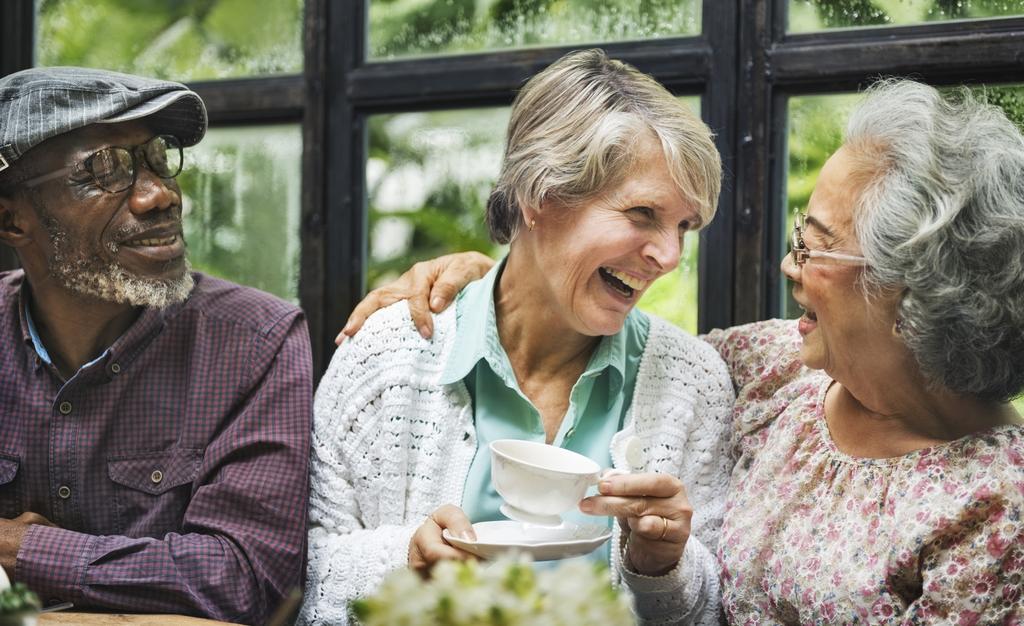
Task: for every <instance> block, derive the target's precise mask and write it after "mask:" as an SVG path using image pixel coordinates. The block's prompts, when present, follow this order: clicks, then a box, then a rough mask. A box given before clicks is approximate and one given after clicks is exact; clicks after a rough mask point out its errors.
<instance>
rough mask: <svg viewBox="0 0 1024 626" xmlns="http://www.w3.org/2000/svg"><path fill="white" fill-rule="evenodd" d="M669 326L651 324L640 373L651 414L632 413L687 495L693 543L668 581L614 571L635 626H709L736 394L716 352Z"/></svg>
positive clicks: (715, 616) (715, 609)
mask: <svg viewBox="0 0 1024 626" xmlns="http://www.w3.org/2000/svg"><path fill="white" fill-rule="evenodd" d="M667 326H668V325H667V324H666V323H665V322H663V321H661V320H657V319H652V333H651V337H650V338H649V339H648V341H656V342H658V347H657V350H658V353H657V355H658V356H657V359H656V360H652V362H651V363H649V364H648V366H647V367H646V368H645V379H644V380H645V384H647V388H646V389H645V390H644V391H643V392H642V394H641V398H640V403H641V405H647V404H648V403H649V406H650V409H647V410H644V408H643V406H637V409H638V411H639V412H638V413H637V420H638V421H637V428H638V433H639V434H640V435H641V437H642V439H645V440H651V441H657V442H658V445H657V447H656V449H657V450H661V451H663V452H662V454H664V455H665V458H664V459H662V460H661V462H658V454H657V453H655V452H654V450H655V448H652V449H650V450H649V451H648V456H649V458H650V459H651V460H654V461H655V463H656V466H655V467H661V468H665V469H667V468H669V467H673V468H674V469H673V470H672V471H673V472H674V473H675V474H676V476H677V477H678V478H679V479H680V480H681V481H682V482H683V484H684V486H685V487H686V495H687V498H688V499H689V501H690V505H691V507H692V508H693V518H692V520H691V532H690V538H689V539H688V540H687V543H686V548H685V550H684V552H683V558H682V560H681V561H680V564H679V565H678V566H677V567H676V569H675V570H673V571H672V572H669V573H668V574H667V575H665V576H660V577H646V576H640V575H637V574H635V573H632V572H629V571H627V570H626V569H625V568H624V567H623V566H622V563H623V562H624V559H619V560H618V568H619V574H620V576H621V579H622V581H623V583H624V584H625V585H626V587H627V588H629V590H630V592H631V593H632V595H633V597H634V599H635V603H634V606H635V610H636V614H637V621H638V623H639V624H643V625H654V624H658V625H662V624H700V625H707V626H712V625H716V624H718V623H719V620H720V613H721V591H720V589H719V582H718V563H717V560H716V558H715V552H716V549H717V545H718V536H719V533H720V532H721V527H722V520H723V517H724V514H725V494H726V491H727V489H728V484H729V475H730V472H731V470H732V465H733V459H732V457H731V455H730V451H729V441H730V433H731V426H730V419H731V416H732V411H733V401H734V395H733V388H732V384H731V382H730V380H729V373H728V370H727V368H726V365H725V364H724V363H723V362H722V360H721V359H720V358H719V356H718V355H717V354H716V353H715V352H714V350H712V349H710V348H709V347H708V345H707V344H705V343H703V342H700V341H697V340H696V339H695V338H693V337H690V336H687V335H685V334H684V333H682V332H680V331H678V330H677V329H674V328H673V329H670V328H668V327H667ZM655 361H656V362H655ZM638 382H639V381H638ZM634 405H635V406H636V400H634ZM645 412H646V413H648V415H647V416H646V417H648V419H644V417H645V416H644V415H643V413H645ZM655 415H660V416H662V417H661V418H660V419H658V418H657V417H654V416H655ZM645 423H646V424H658V423H660V424H661V426H659V427H658V430H659V431H660V432H656V433H655V432H650V433H649V437H644V436H643V435H644V430H645V429H646V428H645V427H644V424H645ZM659 471H660V470H659Z"/></svg>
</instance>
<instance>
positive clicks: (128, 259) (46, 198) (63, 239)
mask: <svg viewBox="0 0 1024 626" xmlns="http://www.w3.org/2000/svg"><path fill="white" fill-rule="evenodd" d="M153 134H154V133H153V132H152V131H150V130H149V129H147V128H146V127H145V126H144V125H143V124H141V123H139V122H125V123H120V124H93V125H91V126H87V127H85V128H83V129H80V130H77V131H74V132H72V133H68V134H66V135H63V136H61V137H58V138H55V139H53V140H51V141H50V142H48V143H47V144H45V145H44V146H41V148H42V150H41V151H40V152H39V154H38V155H37V156H38V158H37V159H34V161H33V163H32V166H33V167H32V169H33V170H34V171H35V172H37V173H46V172H49V171H53V170H57V169H60V168H62V167H66V166H69V165H73V164H77V163H79V162H81V161H82V160H84V159H85V158H87V157H88V156H89V155H91V154H93V153H94V152H96V151H97V150H101V149H103V148H106V147H111V146H120V147H125V148H129V149H131V148H134V147H135V146H138V145H140V144H143V143H145V142H146V141H148V140H149V139H150V138H152V137H153ZM137 157H138V155H137ZM25 192H26V197H27V198H28V199H29V201H30V202H31V203H32V206H33V208H34V209H35V212H36V215H37V216H38V218H39V223H40V224H41V226H42V227H43V228H44V229H45V231H46V233H47V237H46V241H42V240H40V241H39V245H40V246H41V247H42V248H43V254H44V255H45V257H46V265H47V269H48V271H49V274H50V276H51V277H52V278H53V279H55V280H56V281H57V282H58V283H59V284H60V285H61V286H62V287H64V288H65V289H67V290H69V291H72V292H73V293H76V294H78V295H82V296H86V297H92V298H97V299H100V300H103V301H107V302H115V303H120V304H131V305H133V306H154V307H164V306H167V305H169V304H173V303H176V302H180V301H183V300H184V299H185V298H187V297H188V294H189V292H191V290H192V277H191V275H190V274H189V272H188V270H189V267H188V263H187V261H186V260H185V242H184V239H183V237H182V229H181V190H180V189H179V188H178V185H177V183H176V182H175V181H174V180H173V179H170V180H164V179H161V178H159V177H158V176H157V175H156V174H154V173H153V172H152V171H151V170H150V169H148V167H146V166H145V165H144V164H143V163H142V159H141V158H137V159H136V181H135V185H134V186H133V187H132V188H130V189H128V190H126V191H122V192H119V193H110V192H107V191H105V190H103V189H102V188H100V187H99V186H97V184H96V183H95V181H94V180H93V179H92V177H91V176H89V175H88V174H86V173H84V172H71V173H69V174H67V175H66V176H62V177H60V178H56V179H54V180H50V181H47V182H44V183H42V184H40V185H39V186H38V187H35V188H33V189H27V190H25ZM40 239H42V238H40Z"/></svg>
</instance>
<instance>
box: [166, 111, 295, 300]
mask: <svg viewBox="0 0 1024 626" xmlns="http://www.w3.org/2000/svg"><path fill="white" fill-rule="evenodd" d="M301 161H302V131H301V128H300V126H299V125H298V124H288V125H274V126H250V127H240V128H211V129H210V131H209V132H208V133H207V134H206V138H205V139H203V141H202V142H200V143H199V144H198V145H197V146H194V147H192V148H187V149H186V150H185V169H184V170H183V171H182V173H181V175H180V176H179V177H178V180H179V181H180V183H181V188H182V191H183V192H184V198H183V204H184V225H185V241H186V242H187V243H188V250H189V252H188V254H189V259H190V260H191V262H192V266H193V267H194V268H195V269H197V270H200V271H203V272H206V273H208V274H213V275H214V276H219V277H221V278H226V279H228V280H232V281H235V282H238V283H242V284H244V285H251V286H253V287H258V288H259V289H263V290H264V291H269V292H270V293H272V294H274V295H277V296H280V297H282V298H284V299H286V300H288V301H290V302H293V303H296V304H297V303H298V300H299V298H298V295H299V254H300V241H299V220H300V216H301V187H302V176H301V171H300V166H301Z"/></svg>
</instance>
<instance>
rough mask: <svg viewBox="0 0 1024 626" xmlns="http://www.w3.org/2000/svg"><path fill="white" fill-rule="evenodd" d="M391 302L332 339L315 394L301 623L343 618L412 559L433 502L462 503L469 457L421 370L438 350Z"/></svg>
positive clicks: (429, 365)
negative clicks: (349, 333) (341, 338)
mask: <svg viewBox="0 0 1024 626" xmlns="http://www.w3.org/2000/svg"><path fill="white" fill-rule="evenodd" d="M395 306H396V307H397V308H394V307H389V308H388V309H384V310H383V311H381V312H379V313H377V314H375V315H374V316H373V317H371V318H370V320H368V321H367V323H366V325H365V326H364V328H363V330H361V331H360V332H359V333H358V334H357V335H356V336H355V337H354V338H352V339H349V340H348V341H346V342H345V343H344V344H343V345H342V346H341V347H340V348H339V349H338V351H337V352H336V353H335V356H334V358H333V360H332V361H331V365H330V367H329V368H328V371H327V373H326V374H325V375H324V377H323V379H322V380H321V382H320V387H319V389H318V391H317V394H316V401H315V403H314V409H313V413H314V418H313V421H314V426H313V436H312V454H311V465H310V503H309V521H310V532H309V563H308V568H307V581H306V599H305V604H304V606H303V610H302V614H301V616H300V620H299V621H300V623H303V624H330V625H332V626H333V625H336V624H347V623H348V622H349V603H350V602H351V601H352V600H354V599H356V598H358V597H361V596H365V595H368V594H370V593H372V592H373V591H374V590H375V589H376V587H377V586H378V585H379V584H380V582H381V581H382V580H383V578H384V577H385V576H386V575H387V574H388V573H389V572H390V571H392V570H395V569H398V568H403V567H406V566H407V565H408V546H409V541H410V539H411V538H412V535H413V534H414V532H415V531H416V529H417V528H418V527H419V525H420V524H421V523H422V522H423V521H424V520H425V519H426V516H427V515H428V514H429V512H430V511H431V510H433V508H435V507H436V506H437V505H438V504H439V503H440V502H442V501H445V502H453V503H456V504H457V503H458V499H457V498H458V495H457V494H456V493H455V490H454V488H453V487H452V485H456V484H459V480H461V477H462V476H464V472H465V469H466V468H463V467H461V466H462V465H466V464H467V463H468V461H466V460H465V459H464V458H463V457H465V454H462V453H455V454H453V452H452V449H451V447H450V445H449V442H450V441H451V440H453V439H455V437H453V436H451V428H452V427H453V426H451V425H452V424H453V423H454V422H453V420H448V421H443V420H442V419H441V418H440V417H436V416H443V415H445V412H446V407H447V405H446V404H444V402H443V399H444V396H445V391H444V390H443V389H439V388H437V387H436V386H433V385H431V384H429V379H430V378H431V377H432V376H434V375H435V374H434V373H433V372H432V371H425V370H427V369H428V368H434V367H437V363H438V361H439V359H438V358H437V354H436V350H433V351H432V350H431V349H429V344H428V343H427V340H424V339H422V338H420V337H419V336H418V334H416V333H415V330H414V329H413V327H412V322H411V320H409V319H408V312H407V310H406V309H405V304H404V303H399V305H395ZM406 325H408V328H406ZM435 334H439V333H435ZM410 345H411V346H412V348H411V349H410V347H409V346H410ZM424 415H430V416H435V419H434V421H433V422H429V423H428V422H426V421H425V420H426V419H427V418H424V417H423V416H424ZM424 433H426V436H425V435H424ZM430 433H436V434H437V435H438V436H437V437H436V438H432V437H430ZM457 439H458V441H460V442H461V441H462V437H461V436H460V437H458V438H457ZM446 445H447V446H448V447H447V448H445V447H443V446H446ZM438 446H442V447H441V448H438ZM444 464H447V465H444ZM442 465H444V466H445V467H446V469H447V470H449V471H448V472H447V473H445V472H444V471H442V470H441V466H442ZM446 477H450V479H449V478H446ZM417 481H418V482H417ZM414 482H415V483H416V484H415V485H413V483H414Z"/></svg>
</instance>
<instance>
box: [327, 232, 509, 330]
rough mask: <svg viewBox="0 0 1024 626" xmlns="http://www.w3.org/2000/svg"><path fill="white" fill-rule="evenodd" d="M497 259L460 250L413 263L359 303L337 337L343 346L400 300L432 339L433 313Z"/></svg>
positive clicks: (440, 309) (420, 328) (450, 301)
mask: <svg viewBox="0 0 1024 626" xmlns="http://www.w3.org/2000/svg"><path fill="white" fill-rule="evenodd" d="M493 265H494V261H493V260H492V259H490V258H488V257H486V256H484V255H482V254H480V253H479V252H457V253H455V254H448V255H445V256H442V257H438V258H436V259H432V260H430V261H423V262H421V263H417V264H415V265H413V266H412V267H411V268H410V269H409V270H408V271H407V272H406V273H404V274H402V275H401V276H399V277H398V280H395V281H394V282H391V283H388V284H387V285H384V286H383V287H378V288H377V289H374V290H373V291H371V292H370V293H368V294H366V297H365V298H363V299H362V301H361V302H360V303H359V304H357V305H356V308H355V309H353V310H352V314H351V315H349V316H348V321H346V322H345V327H344V328H342V329H341V332H340V333H339V334H338V336H337V337H336V338H335V339H334V343H336V344H338V345H341V342H342V341H344V340H345V338H346V337H352V336H353V335H355V334H356V333H357V332H359V329H360V328H362V327H363V323H364V322H365V321H366V318H368V317H370V316H371V315H373V313H374V312H375V311H377V310H379V309H383V308H384V307H386V306H388V305H390V304H393V303H395V302H398V301H399V300H408V301H409V313H410V314H411V315H412V321H413V323H414V324H416V328H417V329H418V330H419V333H420V335H422V336H423V338H424V339H429V338H430V336H431V335H433V334H434V319H433V318H432V317H431V316H430V314H431V313H440V312H441V311H443V310H445V309H446V308H448V305H449V304H451V303H452V301H453V300H455V296H457V295H458V294H459V292H460V291H462V288H463V287H465V286H466V285H468V284H469V283H471V282H473V281H474V280H476V279H478V278H481V277H483V275H484V274H486V273H487V272H488V270H490V269H491V267H492V266H493Z"/></svg>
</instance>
